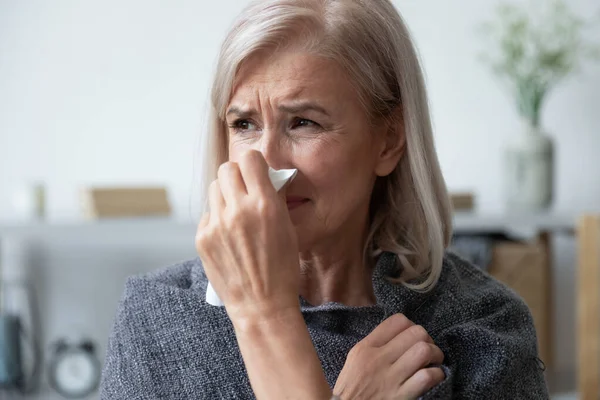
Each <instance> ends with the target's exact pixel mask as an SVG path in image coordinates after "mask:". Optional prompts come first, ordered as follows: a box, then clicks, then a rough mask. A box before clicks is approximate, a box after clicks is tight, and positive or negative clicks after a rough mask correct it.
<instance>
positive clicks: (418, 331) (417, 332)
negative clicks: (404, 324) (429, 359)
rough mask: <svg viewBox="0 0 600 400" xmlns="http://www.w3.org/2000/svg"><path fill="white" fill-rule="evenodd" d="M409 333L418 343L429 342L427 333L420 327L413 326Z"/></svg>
mask: <svg viewBox="0 0 600 400" xmlns="http://www.w3.org/2000/svg"><path fill="white" fill-rule="evenodd" d="M409 329H410V333H411V335H413V337H414V338H416V339H417V340H419V341H423V342H425V341H427V340H429V333H427V331H426V330H425V328H423V327H422V326H421V325H413V326H411V327H410V328H409Z"/></svg>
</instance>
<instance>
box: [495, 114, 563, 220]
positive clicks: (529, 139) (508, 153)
mask: <svg viewBox="0 0 600 400" xmlns="http://www.w3.org/2000/svg"><path fill="white" fill-rule="evenodd" d="M504 156H505V157H504V162H505V169H504V171H505V179H506V181H505V184H506V186H505V188H506V191H505V193H506V206H507V208H508V209H509V210H511V211H542V210H545V209H547V208H549V207H550V206H551V205H552V201H553V197H554V196H553V194H554V144H553V142H552V139H551V138H550V137H549V136H548V135H546V134H545V133H544V132H543V131H542V130H541V129H540V128H539V127H535V126H533V125H531V124H530V123H528V122H525V123H524V131H523V132H522V133H521V135H519V136H518V138H517V139H516V140H514V141H512V142H510V143H509V144H508V145H507V146H506V149H505V154H504Z"/></svg>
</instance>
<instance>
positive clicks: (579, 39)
mask: <svg viewBox="0 0 600 400" xmlns="http://www.w3.org/2000/svg"><path fill="white" fill-rule="evenodd" d="M532 5H533V6H534V7H535V8H534V7H532V8H530V9H528V8H526V7H519V6H517V5H514V4H511V3H506V2H504V3H501V4H500V5H499V6H498V8H497V10H496V19H495V20H493V21H489V22H486V23H484V24H483V25H482V27H481V28H482V32H483V33H484V35H485V37H486V38H487V39H489V40H490V42H489V43H488V46H487V50H488V51H487V52H486V53H485V54H482V56H481V58H482V60H483V61H484V62H485V63H486V64H487V65H488V66H490V67H491V70H492V71H493V72H494V74H495V75H496V76H498V77H499V78H501V80H502V81H503V83H505V84H506V87H507V88H508V89H509V92H510V93H511V95H512V96H513V98H514V100H515V103H516V109H517V111H518V114H519V116H520V117H521V119H522V121H523V128H524V129H523V130H524V132H523V134H522V135H520V136H519V137H518V139H517V140H516V141H514V142H513V143H510V144H508V145H507V147H506V149H505V163H506V165H505V173H506V182H505V183H506V195H507V206H508V207H510V209H527V210H540V209H545V208H547V207H549V206H550V205H551V204H552V199H553V184H554V173H553V170H554V146H553V142H552V140H551V138H550V137H549V136H548V135H547V134H546V133H545V132H544V129H543V128H542V126H541V125H542V124H541V116H542V110H543V105H544V103H545V100H546V99H547V97H548V95H549V93H550V92H551V90H552V89H553V88H554V87H556V85H557V84H559V83H560V82H561V81H563V80H564V79H565V78H566V77H568V76H569V75H571V74H573V73H574V72H576V71H578V70H579V69H580V67H581V65H582V64H583V62H585V61H586V60H589V59H600V47H598V46H596V45H594V44H592V43H590V42H588V41H586V40H585V38H584V30H585V29H586V28H587V27H588V25H589V21H584V20H583V19H582V18H580V17H578V16H576V15H575V14H574V13H573V12H571V10H569V8H568V7H567V5H566V4H565V2H564V1H562V0H552V1H550V0H545V1H544V0H542V1H535V2H533V3H532Z"/></svg>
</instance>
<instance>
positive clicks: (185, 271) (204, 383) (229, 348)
mask: <svg viewBox="0 0 600 400" xmlns="http://www.w3.org/2000/svg"><path fill="white" fill-rule="evenodd" d="M209 136H210V137H209V143H210V147H209V148H208V150H207V153H206V155H205V156H204V157H205V160H206V161H207V162H208V165H207V166H206V171H207V173H208V174H209V177H210V180H209V181H210V182H211V183H210V186H209V187H208V188H207V193H208V204H209V212H207V213H206V215H205V216H204V217H203V218H202V220H201V222H200V223H199V226H198V233H197V236H196V238H195V240H196V249H197V251H198V255H199V257H198V258H197V259H194V260H191V261H186V262H183V263H180V264H177V265H174V266H172V267H169V268H166V269H164V270H161V271H158V272H155V273H152V274H149V275H145V276H140V277H133V278H131V279H129V280H128V282H127V284H126V288H125V293H124V296H123V299H122V301H121V303H120V306H119V310H118V313H117V317H116V319H115V325H114V329H113V332H112V334H111V336H110V340H109V347H108V353H107V357H106V363H105V367H104V372H103V380H102V388H101V393H102V398H103V399H129V400H133V399H252V398H258V399H302V400H311V399H314V400H326V399H330V398H332V397H334V398H335V397H337V398H341V399H343V400H356V399H416V398H419V397H422V398H425V399H450V398H461V399H524V398H527V399H530V398H535V399H538V398H540V399H542V398H547V397H548V395H547V392H546V386H545V382H544V378H543V373H542V368H541V367H540V361H539V359H538V358H537V347H536V334H535V330H534V327H533V323H532V319H531V316H530V313H529V311H528V309H527V307H526V305H525V304H524V303H523V301H522V300H521V299H519V298H518V297H516V295H515V294H514V293H513V292H511V291H510V290H508V289H507V288H505V287H503V286H502V285H501V284H499V283H498V282H496V281H494V280H493V279H492V278H490V277H489V276H488V275H486V274H485V273H484V272H481V271H480V270H479V269H478V268H476V267H474V266H472V265H470V264H469V263H468V262H466V261H464V260H462V259H461V258H459V257H457V256H455V255H452V254H451V253H448V252H446V250H445V249H446V247H447V245H448V242H449V239H450V236H451V231H452V228H451V209H450V205H449V201H448V194H447V192H446V188H445V184H444V180H443V178H442V175H441V172H440V167H439V163H438V160H437V158H436V153H435V149H434V145H433V135H432V128H431V123H430V117H429V110H428V105H427V97H426V93H425V86H424V83H423V76H422V73H421V69H420V66H419V63H418V60H417V55H416V52H415V49H414V46H413V44H412V42H411V39H410V36H409V33H408V31H407V28H406V26H405V25H404V23H403V22H402V19H401V17H400V15H399V14H398V12H397V10H396V9H395V8H394V6H393V5H392V3H391V2H390V1H389V0H265V1H257V2H254V3H252V4H251V5H250V6H248V8H246V10H245V11H244V12H243V13H242V14H241V16H240V17H239V19H238V20H237V22H236V23H235V24H234V26H233V28H232V29H231V31H230V33H229V35H228V36H227V38H226V40H225V42H224V44H223V47H222V50H221V53H220V56H219V62H218V67H217V72H216V76H215V79H214V85H213V90H212V117H211V125H210V129H209ZM269 166H270V167H273V168H275V169H283V168H295V169H297V170H298V175H297V177H296V178H295V179H294V180H293V181H292V182H291V183H290V184H288V185H287V186H286V187H285V188H284V189H283V190H281V191H280V192H276V191H275V189H274V188H273V186H272V184H271V182H270V181H269V177H268V167H269ZM208 281H210V282H211V283H212V285H213V286H214V288H215V291H216V293H217V294H218V295H219V296H220V298H221V299H222V301H223V302H224V304H225V306H224V307H215V306H213V305H210V304H208V303H207V302H206V301H205V294H206V290H207V284H208Z"/></svg>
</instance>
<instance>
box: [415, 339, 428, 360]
mask: <svg viewBox="0 0 600 400" xmlns="http://www.w3.org/2000/svg"><path fill="white" fill-rule="evenodd" d="M413 348H414V351H415V354H416V356H417V357H418V358H420V359H429V358H430V354H431V346H430V344H429V343H427V342H417V343H415V345H414V346H413Z"/></svg>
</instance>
